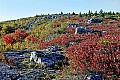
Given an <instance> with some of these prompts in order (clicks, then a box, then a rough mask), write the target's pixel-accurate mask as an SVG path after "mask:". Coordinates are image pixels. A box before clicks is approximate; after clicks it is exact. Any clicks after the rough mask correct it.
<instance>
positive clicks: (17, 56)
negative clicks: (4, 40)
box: [0, 46, 65, 80]
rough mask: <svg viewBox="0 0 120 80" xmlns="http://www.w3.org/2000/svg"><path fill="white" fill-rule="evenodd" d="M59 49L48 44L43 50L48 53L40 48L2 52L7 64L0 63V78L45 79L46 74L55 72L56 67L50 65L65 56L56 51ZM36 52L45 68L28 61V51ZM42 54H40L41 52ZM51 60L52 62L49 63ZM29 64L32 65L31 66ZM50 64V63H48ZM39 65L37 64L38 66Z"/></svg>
mask: <svg viewBox="0 0 120 80" xmlns="http://www.w3.org/2000/svg"><path fill="white" fill-rule="evenodd" d="M60 50H61V49H60V48H59V47H58V46H48V47H47V48H46V49H45V51H48V52H50V53H46V52H43V51H41V50H28V49H22V50H17V51H16V50H10V51H8V52H3V55H4V56H5V59H6V62H7V64H8V65H7V64H4V63H0V66H2V67H0V71H1V72H0V80H4V79H5V80H12V79H15V80H24V79H30V80H39V79H42V80H45V76H46V74H53V73H56V71H57V70H56V69H55V68H53V67H52V66H50V65H54V64H56V63H58V62H60V61H61V60H63V59H64V58H65V57H64V56H63V55H62V54H58V53H56V52H57V51H60ZM33 52H36V55H37V56H39V57H40V58H41V62H44V64H46V67H45V68H41V67H40V68H35V67H36V65H40V63H39V64H35V63H34V62H30V57H31V56H30V55H31V54H30V53H33ZM43 53H44V55H41V54H43ZM51 62H52V63H51ZM29 64H32V65H34V66H33V67H32V66H31V65H30V67H29ZM49 64H50V65H49ZM47 66H49V67H47ZM38 67H39V66H38Z"/></svg>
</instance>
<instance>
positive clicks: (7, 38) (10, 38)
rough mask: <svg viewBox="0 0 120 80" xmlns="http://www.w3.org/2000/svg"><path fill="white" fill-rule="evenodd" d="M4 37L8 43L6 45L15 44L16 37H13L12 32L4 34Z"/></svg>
mask: <svg viewBox="0 0 120 80" xmlns="http://www.w3.org/2000/svg"><path fill="white" fill-rule="evenodd" d="M2 38H3V41H4V42H5V43H6V45H8V44H13V43H15V42H16V41H15V39H14V38H13V36H12V35H10V34H8V35H6V36H2Z"/></svg>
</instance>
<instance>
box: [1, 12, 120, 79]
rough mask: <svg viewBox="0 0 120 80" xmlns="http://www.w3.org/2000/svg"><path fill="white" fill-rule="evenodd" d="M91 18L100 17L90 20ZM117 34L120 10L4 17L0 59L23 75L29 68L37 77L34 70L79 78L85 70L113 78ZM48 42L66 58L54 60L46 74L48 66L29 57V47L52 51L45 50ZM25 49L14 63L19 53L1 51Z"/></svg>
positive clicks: (119, 51) (118, 53)
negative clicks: (58, 48) (6, 53)
mask: <svg viewBox="0 0 120 80" xmlns="http://www.w3.org/2000/svg"><path fill="white" fill-rule="evenodd" d="M91 18H93V19H97V18H98V20H100V19H102V20H103V21H101V22H99V21H96V22H95V21H93V22H92V21H91ZM77 28H78V29H77ZM119 35H120V13H114V14H113V13H109V12H108V13H101V14H100V13H98V14H96V13H88V14H81V13H80V14H75V13H72V14H62V13H61V14H51V15H36V16H34V17H28V18H21V19H17V20H10V21H4V22H0V52H1V53H0V63H1V62H2V63H5V64H7V65H9V66H11V67H12V70H14V71H16V70H17V72H18V73H20V72H21V75H22V76H23V77H21V78H23V79H25V77H26V76H27V72H29V71H30V72H31V73H30V74H28V75H34V76H36V77H37V79H39V78H38V75H37V74H40V72H42V73H45V74H44V75H42V74H41V75H40V76H42V77H44V79H53V78H54V79H57V80H59V79H72V80H73V79H75V80H82V79H83V78H85V75H86V74H89V73H94V74H98V75H101V76H102V78H103V77H106V79H105V80H107V79H109V80H110V79H111V80H112V79H115V80H116V79H120V76H119V75H120V70H119V66H120V63H119V62H120V36H119ZM48 46H59V47H60V51H58V54H61V55H63V56H65V57H66V58H67V59H68V62H67V64H64V65H63V63H62V64H60V65H59V63H58V64H55V65H54V67H52V70H55V72H52V71H51V73H52V74H49V73H50V72H49V70H51V67H49V68H42V67H41V65H40V64H38V63H35V62H30V60H29V58H30V56H31V55H30V52H32V51H38V53H39V51H43V52H46V53H47V54H46V55H48V54H50V53H51V51H47V50H46V48H47V47H48ZM24 49H25V50H28V51H26V52H24V51H23V53H22V56H24V58H22V59H21V57H20V62H19V63H18V62H17V65H16V63H14V61H15V60H17V58H19V57H17V56H14V57H12V58H11V57H10V58H7V57H8V56H7V57H6V56H5V55H4V54H3V53H4V52H9V51H12V50H15V51H17V52H20V51H22V50H24ZM13 53H14V51H13ZM26 53H27V54H26ZM56 53H57V52H56ZM15 55H16V54H15ZM26 57H27V58H26ZM12 61H13V63H12ZM14 66H17V67H18V68H17V69H16V68H14ZM32 69H33V70H32ZM36 69H40V70H38V71H37V70H36ZM44 70H48V72H44ZM29 78H30V77H29ZM32 79H35V78H32ZM40 79H41V78H40ZM42 79H43V78H42ZM44 79H43V80H44ZM97 79H98V78H97Z"/></svg>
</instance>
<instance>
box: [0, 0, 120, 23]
mask: <svg viewBox="0 0 120 80" xmlns="http://www.w3.org/2000/svg"><path fill="white" fill-rule="evenodd" d="M100 9H103V10H104V11H115V12H120V0H0V21H5V20H13V19H18V18H24V17H30V16H35V15H36V14H38V15H40V14H48V13H50V14H51V13H60V12H61V11H62V12H63V13H72V12H76V13H79V12H83V13H84V12H88V11H89V10H91V11H93V12H94V11H96V10H97V11H99V10H100Z"/></svg>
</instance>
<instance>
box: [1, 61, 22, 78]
mask: <svg viewBox="0 0 120 80" xmlns="http://www.w3.org/2000/svg"><path fill="white" fill-rule="evenodd" d="M19 76H20V74H19V73H18V72H15V71H13V70H11V69H10V67H9V66H8V65H5V64H4V63H1V62H0V80H12V79H17V78H18V77H19Z"/></svg>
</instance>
